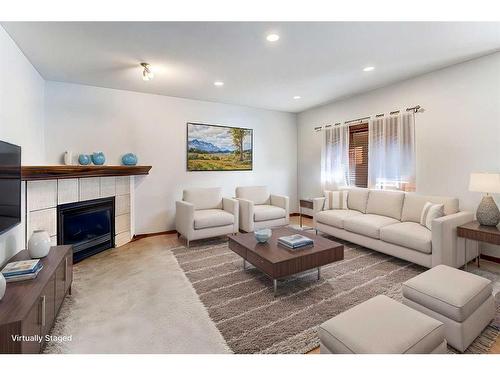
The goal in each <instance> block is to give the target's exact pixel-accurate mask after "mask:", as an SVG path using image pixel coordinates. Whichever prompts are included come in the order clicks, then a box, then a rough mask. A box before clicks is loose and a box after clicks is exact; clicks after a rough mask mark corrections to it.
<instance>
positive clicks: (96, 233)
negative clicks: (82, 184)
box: [57, 197, 115, 262]
mask: <svg viewBox="0 0 500 375" xmlns="http://www.w3.org/2000/svg"><path fill="white" fill-rule="evenodd" d="M57 228H58V230H57V244H58V245H73V261H74V262H78V261H80V260H82V259H84V258H87V257H89V256H91V255H94V254H97V253H98V252H101V251H103V250H106V249H110V248H112V247H114V246H115V197H111V198H102V199H94V200H88V201H83V202H75V203H68V204H62V205H58V206H57Z"/></svg>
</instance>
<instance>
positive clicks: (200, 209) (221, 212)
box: [175, 188, 239, 247]
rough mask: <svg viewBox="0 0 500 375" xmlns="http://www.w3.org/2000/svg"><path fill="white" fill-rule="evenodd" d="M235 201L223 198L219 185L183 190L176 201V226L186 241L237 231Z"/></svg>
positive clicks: (236, 206)
mask: <svg viewBox="0 0 500 375" xmlns="http://www.w3.org/2000/svg"><path fill="white" fill-rule="evenodd" d="M238 206H239V205H238V201H237V200H236V199H230V198H223V197H222V189H221V188H198V189H188V190H184V191H183V193H182V201H177V202H175V209H176V212H175V227H176V229H177V233H178V235H179V236H181V235H182V236H184V237H185V238H186V240H187V246H188V247H189V241H192V240H199V239H202V238H210V237H217V236H223V235H226V234H233V233H238Z"/></svg>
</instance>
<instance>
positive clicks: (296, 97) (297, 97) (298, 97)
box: [293, 95, 302, 100]
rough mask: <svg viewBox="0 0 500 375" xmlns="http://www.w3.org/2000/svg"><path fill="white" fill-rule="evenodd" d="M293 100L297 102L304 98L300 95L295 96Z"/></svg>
mask: <svg viewBox="0 0 500 375" xmlns="http://www.w3.org/2000/svg"><path fill="white" fill-rule="evenodd" d="M293 98H294V99H295V100H297V99H300V98H302V96H300V95H295V96H294V97H293Z"/></svg>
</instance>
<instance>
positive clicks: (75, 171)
mask: <svg viewBox="0 0 500 375" xmlns="http://www.w3.org/2000/svg"><path fill="white" fill-rule="evenodd" d="M150 169H151V166H150V165H134V166H125V165H45V166H43V165H40V166H38V165H34V166H31V165H30V166H28V165H25V166H22V167H21V170H22V179H23V180H24V181H32V180H54V179H63V178H79V177H106V176H137V175H146V174H149V170H150Z"/></svg>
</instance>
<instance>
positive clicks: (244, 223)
mask: <svg viewBox="0 0 500 375" xmlns="http://www.w3.org/2000/svg"><path fill="white" fill-rule="evenodd" d="M237 199H238V203H239V206H240V218H239V219H240V220H239V221H240V228H241V229H243V230H244V231H245V232H253V228H254V223H253V206H254V205H253V202H252V201H249V200H248V199H243V198H237Z"/></svg>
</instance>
